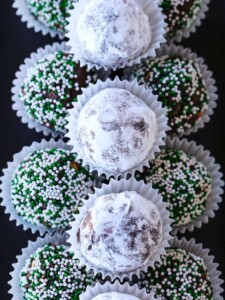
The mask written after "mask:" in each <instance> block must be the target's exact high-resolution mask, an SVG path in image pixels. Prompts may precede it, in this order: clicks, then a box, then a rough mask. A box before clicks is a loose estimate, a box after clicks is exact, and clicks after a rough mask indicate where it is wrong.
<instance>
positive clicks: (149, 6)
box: [66, 0, 166, 70]
mask: <svg viewBox="0 0 225 300" xmlns="http://www.w3.org/2000/svg"><path fill="white" fill-rule="evenodd" d="M90 1H91V0H80V1H79V2H76V3H75V5H74V9H73V10H72V11H71V13H70V18H69V19H68V20H69V25H68V26H67V34H66V36H67V37H68V39H69V41H68V45H69V46H70V47H71V52H72V53H74V55H75V57H77V59H78V60H79V61H80V64H81V66H85V65H87V66H88V69H91V68H92V67H96V69H99V68H102V67H103V68H104V69H106V70H107V69H113V70H116V69H118V68H124V67H125V66H131V65H133V64H137V63H140V61H141V59H142V58H146V57H148V56H151V57H154V56H155V55H156V52H155V50H156V49H158V48H159V47H160V44H162V43H164V42H165V41H166V40H165V38H164V35H165V26H166V23H165V22H164V19H165V16H164V15H163V14H162V10H161V8H160V7H159V6H158V0H152V1H149V0H140V1H139V2H138V3H139V5H140V6H141V7H142V8H143V10H144V12H145V14H146V15H147V16H148V17H149V24H150V27H151V29H152V40H151V43H150V45H149V48H148V50H147V51H146V52H145V53H143V54H142V55H140V56H139V57H137V58H135V59H132V60H130V61H128V62H127V63H122V64H117V65H115V66H113V67H111V68H110V67H108V66H105V65H99V64H95V63H91V62H89V61H87V60H86V59H85V58H84V57H83V56H82V50H81V49H80V45H79V42H78V40H77V35H76V27H77V23H78V20H79V17H80V15H81V13H82V11H83V10H84V7H85V5H87V4H88V3H89V2H90Z"/></svg>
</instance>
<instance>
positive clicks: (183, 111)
mask: <svg viewBox="0 0 225 300" xmlns="http://www.w3.org/2000/svg"><path fill="white" fill-rule="evenodd" d="M130 79H137V81H138V83H140V84H144V85H145V87H146V88H151V89H152V91H153V94H155V95H158V100H159V101H161V102H162V104H163V106H164V107H166V108H167V109H168V114H167V116H168V119H169V123H168V125H169V126H170V127H171V131H172V133H176V134H177V133H178V134H181V133H183V132H184V131H185V130H187V129H188V128H191V127H192V126H194V125H195V124H196V123H197V122H198V121H199V120H200V118H201V117H202V115H203V113H204V112H205V110H206V109H207V107H208V102H209V95H208V92H207V89H206V85H205V82H204V79H203V77H202V74H201V71H200V69H199V66H198V65H197V64H196V63H195V62H193V61H192V60H191V59H186V58H182V57H178V56H168V55H166V56H162V57H159V58H155V59H146V60H144V61H143V62H142V63H141V64H139V65H137V66H135V67H134V69H133V71H132V74H131V78H130Z"/></svg>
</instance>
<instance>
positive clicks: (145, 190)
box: [68, 178, 173, 280]
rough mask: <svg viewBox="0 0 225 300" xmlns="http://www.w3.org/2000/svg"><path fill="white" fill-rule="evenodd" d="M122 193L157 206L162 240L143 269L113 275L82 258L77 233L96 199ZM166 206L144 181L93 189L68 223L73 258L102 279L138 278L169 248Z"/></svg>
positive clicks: (126, 182)
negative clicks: (132, 195)
mask: <svg viewBox="0 0 225 300" xmlns="http://www.w3.org/2000/svg"><path fill="white" fill-rule="evenodd" d="M123 191H136V192H137V193H138V194H140V195H142V196H143V197H145V198H146V199H148V200H151V201H152V202H153V203H154V204H155V205H156V206H157V208H158V210H159V212H160V215H161V218H162V239H161V241H160V244H159V246H158V248H157V249H156V251H155V253H154V254H153V255H152V257H151V258H150V259H149V261H148V263H147V264H146V265H145V266H144V267H141V268H137V269H135V270H132V271H128V272H121V273H116V274H114V273H112V272H110V271H107V270H104V269H101V268H98V267H97V266H95V265H94V264H92V263H91V262H89V261H88V260H87V259H86V258H85V257H84V256H83V254H82V252H81V249H80V243H79V241H78V239H77V232H78V230H79V226H80V222H81V221H82V219H83V217H84V216H85V214H86V212H87V210H88V209H89V208H90V207H92V206H93V205H94V203H95V201H96V199H97V198H98V197H100V196H102V195H106V194H109V193H120V192H123ZM167 206H168V204H167V203H165V202H163V201H162V197H161V196H160V195H159V194H158V190H155V189H153V188H152V187H151V185H150V184H145V183H144V181H136V180H135V179H134V178H130V179H129V180H126V179H122V180H120V181H116V180H114V179H111V180H110V182H109V184H108V185H106V184H103V185H102V188H101V189H98V188H96V189H95V193H94V194H91V195H90V197H89V199H88V200H87V201H84V206H82V207H81V209H80V213H79V215H78V216H77V218H76V220H75V221H74V222H71V223H70V225H71V229H70V230H69V231H68V234H69V236H70V237H69V239H68V243H69V244H70V248H69V250H70V251H71V252H73V253H74V258H78V259H79V262H80V266H84V265H85V266H86V267H87V270H93V271H94V274H97V273H101V274H102V276H103V278H105V277H106V276H109V277H110V278H111V279H112V280H113V279H115V278H117V277H118V278H119V279H120V280H123V279H125V278H131V276H132V275H133V274H136V275H137V276H138V275H139V272H140V271H141V270H147V268H148V266H153V265H154V263H155V262H156V261H161V258H160V256H161V255H163V254H165V248H166V247H168V246H169V240H171V235H170V231H171V223H172V222H173V220H172V219H170V217H169V211H168V210H167Z"/></svg>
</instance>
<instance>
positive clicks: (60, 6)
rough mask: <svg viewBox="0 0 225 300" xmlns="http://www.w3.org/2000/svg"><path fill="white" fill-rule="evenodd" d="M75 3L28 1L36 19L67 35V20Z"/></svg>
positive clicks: (68, 0)
mask: <svg viewBox="0 0 225 300" xmlns="http://www.w3.org/2000/svg"><path fill="white" fill-rule="evenodd" d="M74 2H75V1H74V0H27V5H28V9H29V10H30V13H31V14H32V15H33V16H34V18H35V19H37V20H38V21H39V22H41V23H42V24H44V25H45V26H47V27H49V28H50V29H53V30H56V31H58V32H59V33H61V34H65V33H66V26H67V25H68V20H67V19H68V17H69V16H70V10H71V9H72V8H73V4H74Z"/></svg>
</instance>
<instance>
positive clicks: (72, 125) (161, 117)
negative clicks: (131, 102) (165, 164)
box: [66, 77, 170, 178]
mask: <svg viewBox="0 0 225 300" xmlns="http://www.w3.org/2000/svg"><path fill="white" fill-rule="evenodd" d="M106 88H120V89H125V90H128V91H130V92H131V93H132V94H134V95H135V96H137V97H138V98H140V99H141V100H143V101H144V102H145V103H146V104H147V105H148V106H149V107H150V108H151V109H152V110H153V111H154V112H155V114H156V118H157V127H158V133H157V134H156V138H155V142H154V144H153V147H152V148H151V150H150V152H149V154H148V156H147V157H146V158H145V159H144V160H143V161H142V162H141V163H140V164H139V165H137V166H135V167H134V168H132V169H129V170H128V171H125V172H120V173H113V172H110V171H107V170H105V169H103V168H101V167H98V168H96V167H94V166H92V165H90V164H89V163H88V161H87V159H86V158H85V156H84V155H83V154H82V152H83V151H82V149H80V146H79V143H78V140H77V137H76V133H77V120H78V115H79V113H80V111H81V110H82V108H83V107H84V105H85V104H86V103H87V102H88V101H89V100H90V98H91V97H92V96H93V95H95V94H96V93H98V92H99V91H101V90H104V89H106ZM166 112H167V110H166V108H163V107H162V104H161V102H159V101H157V96H154V95H153V94H152V93H151V91H150V92H149V89H148V90H146V89H145V87H144V86H140V85H138V83H137V81H132V82H128V81H126V80H124V81H120V80H119V78H118V77H116V79H114V80H110V79H107V80H106V81H105V82H102V81H100V80H98V81H97V83H96V84H95V85H94V84H89V86H88V88H86V89H83V94H82V95H79V96H78V102H77V103H76V107H74V108H72V109H70V110H69V117H68V118H67V120H68V124H67V125H66V128H67V129H68V132H67V134H66V137H68V138H69V139H70V140H69V142H68V143H69V144H70V145H71V146H73V150H74V152H76V153H78V156H77V158H78V159H81V160H82V161H83V164H84V165H88V166H89V168H90V171H91V172H92V171H94V170H96V171H97V172H98V175H101V174H105V176H106V177H107V178H109V177H110V176H114V177H116V178H118V177H120V176H122V177H126V175H127V174H134V172H135V171H136V170H139V171H141V170H142V168H143V166H147V167H149V159H153V158H154V157H155V153H157V152H159V151H160V146H163V145H164V144H165V142H164V138H165V136H166V131H167V130H169V128H170V127H169V126H168V125H167V117H166Z"/></svg>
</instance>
